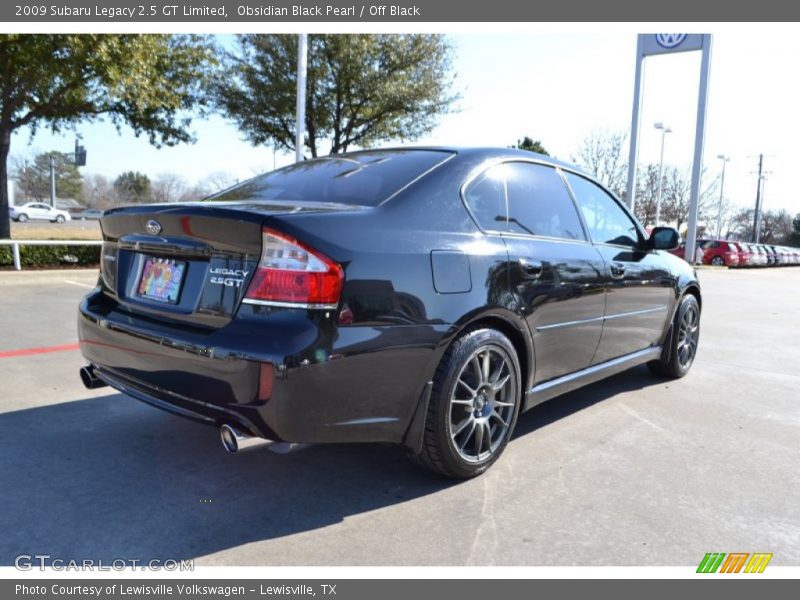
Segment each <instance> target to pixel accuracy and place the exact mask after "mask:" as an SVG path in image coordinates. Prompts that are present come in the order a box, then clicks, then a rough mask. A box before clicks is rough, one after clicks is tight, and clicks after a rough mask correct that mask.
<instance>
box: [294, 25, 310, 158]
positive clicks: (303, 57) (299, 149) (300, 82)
mask: <svg viewBox="0 0 800 600" xmlns="http://www.w3.org/2000/svg"><path fill="white" fill-rule="evenodd" d="M307 61H308V35H307V34H305V33H301V34H300V35H299V36H297V115H296V123H295V125H296V129H295V138H294V149H295V150H294V159H295V161H296V162H300V161H301V160H303V138H304V133H305V126H306V72H307V69H308V62H307Z"/></svg>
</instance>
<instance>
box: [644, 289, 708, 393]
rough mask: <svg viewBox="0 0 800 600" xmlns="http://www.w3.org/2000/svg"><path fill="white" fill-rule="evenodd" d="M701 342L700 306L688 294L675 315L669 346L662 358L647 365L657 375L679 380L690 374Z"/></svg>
mask: <svg viewBox="0 0 800 600" xmlns="http://www.w3.org/2000/svg"><path fill="white" fill-rule="evenodd" d="M699 342H700V304H699V303H698V302H697V298H695V297H694V295H693V294H686V295H685V296H684V297H683V298H682V299H681V303H680V305H679V306H678V310H677V311H676V313H675V320H674V321H673V323H672V335H670V336H669V345H668V346H667V347H665V348H664V350H663V352H662V353H661V358H659V359H658V360H654V361H651V362H649V363H647V366H648V367H650V370H651V371H653V373H656V374H657V375H664V376H665V377H672V378H674V379H678V378H680V377H683V376H684V375H686V374H687V373H688V372H689V369H690V368H691V367H692V363H694V359H695V356H696V355H697V345H698V343H699Z"/></svg>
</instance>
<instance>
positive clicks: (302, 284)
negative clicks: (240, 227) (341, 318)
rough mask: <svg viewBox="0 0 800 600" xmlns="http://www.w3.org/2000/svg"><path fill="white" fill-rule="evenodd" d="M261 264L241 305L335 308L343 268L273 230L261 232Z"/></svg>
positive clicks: (342, 276) (339, 294)
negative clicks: (243, 303)
mask: <svg viewBox="0 0 800 600" xmlns="http://www.w3.org/2000/svg"><path fill="white" fill-rule="evenodd" d="M262 237H263V243H262V247H261V261H260V262H259V264H258V269H257V270H256V272H255V273H254V274H253V279H252V280H251V281H250V286H249V287H248V288H247V293H246V294H245V298H244V300H243V302H245V303H248V304H266V305H270V306H288V307H292V308H336V306H337V305H338V304H339V297H340V296H341V293H342V282H343V281H344V272H343V271H342V267H340V266H339V265H338V264H336V263H335V262H334V261H332V260H331V259H330V258H328V257H327V256H324V255H322V254H320V253H319V252H317V251H315V250H313V249H312V248H310V247H308V246H307V245H305V244H303V243H302V242H300V241H298V240H296V239H294V238H292V237H289V236H288V235H286V234H284V233H279V232H277V231H274V230H272V229H264V230H263V231H262Z"/></svg>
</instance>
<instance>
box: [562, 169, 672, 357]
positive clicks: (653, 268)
mask: <svg viewBox="0 0 800 600" xmlns="http://www.w3.org/2000/svg"><path fill="white" fill-rule="evenodd" d="M566 179H567V182H568V183H569V185H570V188H571V190H572V194H573V196H574V198H575V201H576V202H577V204H578V207H579V208H580V211H581V214H582V216H583V219H584V222H585V224H586V228H587V230H588V232H589V235H590V236H591V239H592V242H593V244H594V247H595V248H596V249H597V250H598V252H600V254H601V255H602V256H603V261H604V263H605V266H604V280H605V282H606V289H607V294H606V308H605V317H604V319H603V332H602V336H601V338H600V344H599V346H598V348H597V352H596V353H595V356H594V359H593V360H592V364H598V363H602V362H605V361H607V360H611V359H613V358H617V357H620V356H624V355H626V354H630V353H632V352H636V351H637V350H642V349H644V348H647V347H649V346H653V345H656V344H658V343H660V341H661V337H662V334H663V332H664V329H665V325H666V323H667V319H668V318H669V315H670V308H671V307H672V305H673V303H674V293H673V289H674V286H675V280H674V276H673V275H672V273H671V272H670V270H669V268H668V267H667V265H668V264H669V263H668V261H667V260H665V257H664V256H663V251H661V250H648V249H647V248H646V245H645V238H644V233H643V231H642V229H641V227H640V226H639V224H638V222H636V221H635V220H634V218H633V217H632V216H631V215H630V213H629V212H628V211H627V209H625V208H624V207H623V206H622V204H621V203H620V202H619V201H618V200H617V199H616V198H614V197H613V196H611V194H609V193H608V192H606V191H605V190H604V189H603V188H602V187H600V186H599V185H597V184H595V183H594V182H592V181H590V180H588V179H586V178H585V177H582V176H580V175H576V174H574V173H567V174H566Z"/></svg>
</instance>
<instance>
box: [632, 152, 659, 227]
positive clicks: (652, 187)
mask: <svg viewBox="0 0 800 600" xmlns="http://www.w3.org/2000/svg"><path fill="white" fill-rule="evenodd" d="M662 195H663V191H662ZM657 204H658V165H653V164H650V165H647V166H644V167H639V169H638V172H637V174H636V203H635V205H634V212H635V213H636V218H637V219H639V220H640V221H641V222H642V225H644V226H645V227H650V226H652V225H655V223H656V205H657Z"/></svg>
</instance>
